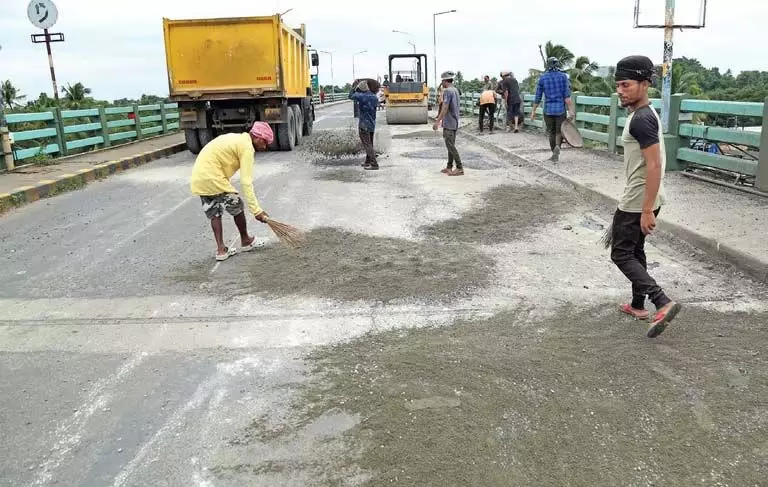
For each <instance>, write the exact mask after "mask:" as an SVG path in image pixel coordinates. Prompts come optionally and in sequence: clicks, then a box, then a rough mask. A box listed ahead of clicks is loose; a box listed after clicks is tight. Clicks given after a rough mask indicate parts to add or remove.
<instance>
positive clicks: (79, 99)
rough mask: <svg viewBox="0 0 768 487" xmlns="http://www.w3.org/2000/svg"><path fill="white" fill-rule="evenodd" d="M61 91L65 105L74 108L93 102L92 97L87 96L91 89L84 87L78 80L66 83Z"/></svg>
mask: <svg viewBox="0 0 768 487" xmlns="http://www.w3.org/2000/svg"><path fill="white" fill-rule="evenodd" d="M61 92H62V93H64V100H65V101H66V103H67V105H68V106H69V107H70V108H72V109H75V110H77V109H78V108H83V107H84V106H87V105H90V104H91V103H92V102H93V99H92V98H90V97H89V96H88V95H90V94H91V89H90V88H86V87H85V85H84V84H83V83H81V82H79V81H78V82H77V83H75V84H74V85H73V84H71V83H68V84H67V85H66V86H63V87H62V88H61Z"/></svg>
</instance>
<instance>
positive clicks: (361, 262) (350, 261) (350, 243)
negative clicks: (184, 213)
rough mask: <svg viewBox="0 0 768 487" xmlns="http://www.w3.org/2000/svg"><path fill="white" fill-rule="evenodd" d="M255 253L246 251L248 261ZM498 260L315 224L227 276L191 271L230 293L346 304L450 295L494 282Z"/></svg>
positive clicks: (458, 248) (191, 277)
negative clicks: (293, 242) (295, 240)
mask: <svg viewBox="0 0 768 487" xmlns="http://www.w3.org/2000/svg"><path fill="white" fill-rule="evenodd" d="M249 257H250V256H247V255H241V256H238V258H240V259H243V260H245V259H247V258H249ZM493 268H494V262H493V260H492V259H491V258H489V257H487V256H485V255H484V254H482V253H481V252H479V251H477V250H474V249H469V248H466V247H465V246H461V245H456V244H428V243H417V242H411V241H408V240H401V239H394V238H380V237H372V236H368V235H361V234H355V233H350V232H347V231H343V230H339V229H335V228H320V229H315V230H313V231H311V232H309V233H308V234H307V240H306V243H305V244H304V245H303V246H302V247H301V248H299V249H290V248H287V247H285V246H282V245H272V246H269V247H266V248H264V249H261V250H260V251H259V252H258V255H256V256H253V258H251V259H250V261H249V262H248V263H243V264H241V265H238V266H237V267H235V268H233V269H232V271H231V272H228V273H226V275H224V274H222V275H216V276H215V279H216V280H215V281H213V279H214V277H212V276H211V275H210V274H209V273H207V272H206V273H205V274H200V273H193V274H189V275H184V276H182V277H181V278H180V280H182V281H184V280H189V281H191V282H200V281H202V282H203V283H207V286H206V285H204V287H207V288H209V289H210V290H211V291H213V292H217V293H222V294H224V295H227V296H239V295H248V294H255V293H266V294H268V295H281V296H282V295H292V294H304V293H306V294H310V295H313V296H319V297H326V298H333V299H339V300H345V301H355V300H372V301H377V300H378V301H384V302H387V301H392V300H396V299H418V300H438V301H444V300H450V299H455V298H457V297H461V296H468V295H470V294H471V293H472V292H473V291H474V290H476V289H477V288H479V287H483V286H486V285H487V284H488V282H489V281H490V279H491V276H492V274H493Z"/></svg>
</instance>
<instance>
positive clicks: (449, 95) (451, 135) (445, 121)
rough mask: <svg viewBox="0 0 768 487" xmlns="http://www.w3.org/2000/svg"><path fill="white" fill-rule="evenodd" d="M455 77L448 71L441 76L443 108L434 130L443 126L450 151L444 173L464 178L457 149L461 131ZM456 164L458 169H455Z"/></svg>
mask: <svg viewBox="0 0 768 487" xmlns="http://www.w3.org/2000/svg"><path fill="white" fill-rule="evenodd" d="M455 76H456V75H455V74H454V73H453V72H452V71H446V72H444V73H443V74H442V75H441V76H440V79H441V80H442V86H443V107H442V108H441V109H440V113H439V114H438V115H437V119H436V120H435V124H434V125H433V126H432V129H433V130H437V129H438V127H439V126H440V124H441V123H442V125H443V139H444V140H445V147H446V149H448V165H447V166H446V168H445V169H443V170H442V172H443V173H444V174H447V175H449V176H463V175H464V166H463V165H462V164H461V156H460V155H459V151H458V150H457V149H456V132H457V131H458V130H459V91H458V90H457V89H456V88H455V87H454V86H453V78H454V77H455ZM454 164H456V169H454V168H453V165H454Z"/></svg>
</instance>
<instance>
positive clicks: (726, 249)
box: [430, 117, 768, 282]
mask: <svg viewBox="0 0 768 487" xmlns="http://www.w3.org/2000/svg"><path fill="white" fill-rule="evenodd" d="M430 118H431V119H432V120H434V118H433V117H430ZM462 135H463V136H464V137H467V138H468V139H470V140H472V141H473V142H474V143H476V144H478V145H480V146H482V147H484V148H486V149H489V150H491V151H493V152H494V153H496V154H498V155H500V156H503V157H513V158H515V159H519V160H521V161H523V162H526V163H527V164H529V165H531V166H533V167H535V168H536V169H537V170H538V171H541V172H543V173H546V174H549V175H552V176H554V177H556V178H557V179H559V180H560V181H561V182H562V183H564V184H566V185H568V186H570V187H572V188H573V189H575V190H576V191H578V192H579V193H582V194H584V195H586V196H589V197H592V198H596V199H598V200H600V201H601V202H602V203H604V204H606V205H610V206H614V207H615V206H616V205H618V203H619V200H618V199H616V198H615V197H613V196H611V195H608V194H605V193H601V192H600V191H598V190H596V189H594V188H591V187H589V186H587V185H585V184H583V183H580V182H578V181H576V180H574V179H571V178H570V177H568V176H565V175H563V174H560V173H558V172H557V171H555V170H553V169H550V168H547V167H544V166H542V165H541V164H539V163H538V162H536V161H533V160H531V159H528V158H527V157H525V156H522V155H519V154H516V153H514V152H513V151H511V150H509V149H505V148H503V147H499V146H498V145H496V144H494V143H492V142H489V141H486V140H483V139H482V138H481V137H478V136H477V135H474V134H471V133H467V132H462ZM658 229H659V230H661V231H662V232H663V233H666V234H667V235H670V236H672V237H674V238H676V239H679V240H682V241H683V242H686V243H687V244H689V245H692V246H694V247H696V248H699V249H701V250H702V251H704V252H706V253H707V254H708V255H710V256H714V257H717V258H720V259H723V260H725V261H726V262H728V263H729V264H731V265H733V266H735V267H737V268H738V269H739V270H741V271H743V272H744V273H745V274H747V275H749V276H750V277H752V278H754V279H756V280H758V281H760V282H767V281H768V261H763V260H760V259H758V258H756V257H754V256H752V255H749V254H746V253H744V252H742V251H740V250H738V249H735V248H733V247H731V246H730V245H728V244H724V243H722V242H719V241H718V240H716V239H714V238H711V237H707V236H706V235H702V234H700V233H697V232H694V231H692V230H690V229H688V228H686V227H684V226H683V225H680V224H678V223H672V222H670V221H667V220H664V218H663V217H660V218H659V220H658Z"/></svg>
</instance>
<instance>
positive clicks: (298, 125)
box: [291, 105, 304, 145]
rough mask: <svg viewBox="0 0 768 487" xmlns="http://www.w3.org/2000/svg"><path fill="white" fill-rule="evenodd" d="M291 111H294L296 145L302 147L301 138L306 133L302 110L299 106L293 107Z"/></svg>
mask: <svg viewBox="0 0 768 487" xmlns="http://www.w3.org/2000/svg"><path fill="white" fill-rule="evenodd" d="M291 110H293V121H294V124H293V130H294V132H296V145H301V137H302V134H303V133H304V129H303V126H304V117H302V116H301V109H300V108H299V106H298V105H291Z"/></svg>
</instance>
